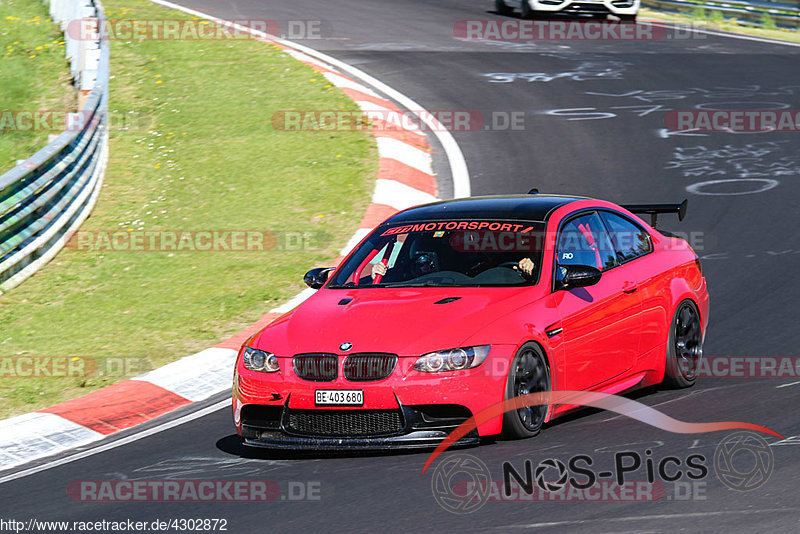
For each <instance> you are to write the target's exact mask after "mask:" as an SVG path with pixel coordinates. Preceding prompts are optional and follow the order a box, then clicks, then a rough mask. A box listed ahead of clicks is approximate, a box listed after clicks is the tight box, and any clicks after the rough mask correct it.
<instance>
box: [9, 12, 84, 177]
mask: <svg viewBox="0 0 800 534" xmlns="http://www.w3.org/2000/svg"><path fill="white" fill-rule="evenodd" d="M76 106H77V99H76V97H75V91H74V90H73V89H72V85H71V84H70V75H69V63H68V62H67V61H66V60H65V59H64V40H63V38H62V35H61V32H60V31H59V28H58V25H57V24H55V23H53V22H52V21H51V20H50V19H49V16H48V13H47V6H46V5H45V4H44V3H43V2H42V1H41V0H4V1H2V2H0V174H2V173H4V172H5V171H8V170H9V169H11V168H12V167H14V165H16V161H17V159H25V158H27V157H29V156H31V155H33V153H34V152H36V151H37V150H38V149H40V148H42V146H44V145H45V144H46V142H47V136H48V134H50V133H57V132H49V131H43V130H41V129H34V128H32V127H31V123H30V121H28V120H24V119H20V115H18V114H17V112H20V111H23V112H30V111H61V112H62V113H63V112H71V111H75V110H76ZM18 120H21V122H18Z"/></svg>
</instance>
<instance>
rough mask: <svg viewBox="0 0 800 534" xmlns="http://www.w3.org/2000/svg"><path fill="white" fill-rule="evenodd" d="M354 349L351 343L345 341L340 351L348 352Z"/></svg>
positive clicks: (340, 346)
mask: <svg viewBox="0 0 800 534" xmlns="http://www.w3.org/2000/svg"><path fill="white" fill-rule="evenodd" d="M352 348H353V344H352V343H350V342H349V341H345V342H344V343H342V344H341V345H339V350H344V351H347V350H350V349H352Z"/></svg>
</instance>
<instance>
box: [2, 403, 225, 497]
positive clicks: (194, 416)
mask: <svg viewBox="0 0 800 534" xmlns="http://www.w3.org/2000/svg"><path fill="white" fill-rule="evenodd" d="M230 405H231V401H230V399H225V400H221V401H219V402H217V403H216V404H212V405H211V406H206V407H205V408H202V409H200V410H197V411H196V412H192V413H190V414H186V415H184V416H182V417H179V418H177V419H174V420H172V421H167V422H166V423H161V424H160V425H158V426H154V427H153V428H148V429H147V430H142V431H140V432H137V433H135V434H131V435H130V436H126V437H124V438H122V439H118V440H115V441H112V442H110V443H106V444H105V445H100V446H99V447H94V448H91V449H89V450H86V451H81V452H78V453H75V454H70V455H69V456H65V457H63V458H58V459H56V460H53V461H52V462H48V463H46V464H42V465H37V466H36V467H31V468H28V469H24V470H22V471H18V472H16V473H11V474H10V475H6V476H4V477H2V478H0V484H4V483H6V482H10V481H12V480H16V479H18V478H22V477H26V476H30V475H33V474H35V473H40V472H42V471H45V470H47V469H52V468H54V467H58V466H60V465H64V464H68V463H70V462H74V461H75V460H81V459H83V458H88V457H89V456H94V455H95V454H99V453H101V452H105V451H108V450H111V449H116V448H117V447H121V446H123V445H127V444H128V443H133V442H134V441H138V440H140V439H142V438H146V437H148V436H152V435H153V434H158V433H159V432H163V431H164V430H169V429H170V428H174V427H176V426H178V425H182V424H183V423H188V422H189V421H193V420H195V419H199V418H201V417H205V416H206V415H208V414H210V413H214V412H216V411H218V410H221V409H222V408H226V407H229V406H230Z"/></svg>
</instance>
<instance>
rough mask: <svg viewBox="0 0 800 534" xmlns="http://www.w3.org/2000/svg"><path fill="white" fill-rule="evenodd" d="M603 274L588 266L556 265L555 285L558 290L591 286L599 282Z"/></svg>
mask: <svg viewBox="0 0 800 534" xmlns="http://www.w3.org/2000/svg"><path fill="white" fill-rule="evenodd" d="M602 276H603V273H601V272H600V270H599V269H597V268H595V267H590V266H588V265H558V266H557V267H556V285H557V288H558V289H572V288H575V287H586V286H593V285H595V284H596V283H597V282H599V281H600V277H602Z"/></svg>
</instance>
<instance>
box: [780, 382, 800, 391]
mask: <svg viewBox="0 0 800 534" xmlns="http://www.w3.org/2000/svg"><path fill="white" fill-rule="evenodd" d="M798 384H800V382H790V383H788V384H781V385H780V386H775V389H780V388H788V387H789V386H796V385H798Z"/></svg>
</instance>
